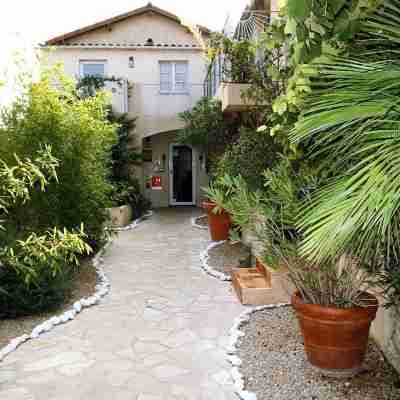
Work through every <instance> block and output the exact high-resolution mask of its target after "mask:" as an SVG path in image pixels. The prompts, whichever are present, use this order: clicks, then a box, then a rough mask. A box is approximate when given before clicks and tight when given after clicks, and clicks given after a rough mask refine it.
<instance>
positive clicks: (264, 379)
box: [229, 307, 400, 400]
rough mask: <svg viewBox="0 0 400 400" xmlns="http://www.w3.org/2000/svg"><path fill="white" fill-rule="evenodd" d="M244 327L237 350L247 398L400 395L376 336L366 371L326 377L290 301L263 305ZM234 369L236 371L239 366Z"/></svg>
mask: <svg viewBox="0 0 400 400" xmlns="http://www.w3.org/2000/svg"><path fill="white" fill-rule="evenodd" d="M240 329H241V331H242V332H243V333H244V334H245V336H244V337H242V338H240V339H239V341H238V343H237V351H236V353H235V355H236V356H237V357H238V358H239V359H240V360H241V361H242V364H241V365H240V367H237V368H239V372H240V373H241V374H243V375H244V377H245V382H246V385H245V389H246V390H245V391H242V392H239V391H238V394H239V396H240V398H241V399H242V400H254V399H257V398H258V400H300V399H301V400H303V399H304V400H348V399H349V400H350V399H351V400H377V399H382V400H396V399H400V388H399V387H398V382H399V377H398V375H397V374H396V372H395V371H394V370H393V368H392V367H391V366H390V365H389V364H388V363H387V362H386V361H385V360H384V359H382V355H381V352H380V351H379V349H378V348H377V346H376V345H375V344H374V343H372V342H371V343H370V344H369V347H368V352H367V355H366V360H365V365H364V366H365V372H364V373H362V374H360V375H359V376H357V377H354V378H352V379H346V380H340V379H333V378H326V377H323V376H322V375H321V374H319V373H318V372H316V371H315V370H314V369H312V368H311V366H310V365H309V363H308V361H307V359H306V356H305V352H304V345H303V338H302V336H301V333H300V330H299V327H298V322H297V318H296V316H295V313H294V312H293V311H292V309H291V308H290V307H280V308H265V307H264V308H263V309H259V311H256V312H254V313H253V314H252V315H251V316H250V319H249V321H248V322H247V323H245V324H243V325H242V326H241V328H240ZM231 358H232V357H230V358H229V359H231ZM232 372H233V377H234V376H235V375H236V372H234V370H233V371H232ZM237 378H238V376H237ZM236 381H237V382H239V380H236V379H235V382H236ZM252 395H253V396H255V395H256V397H252Z"/></svg>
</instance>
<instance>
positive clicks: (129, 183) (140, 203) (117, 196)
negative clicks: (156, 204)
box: [111, 178, 151, 218]
mask: <svg viewBox="0 0 400 400" xmlns="http://www.w3.org/2000/svg"><path fill="white" fill-rule="evenodd" d="M113 187H114V189H113V192H112V194H111V200H112V202H113V205H114V206H116V207H119V206H123V205H126V204H128V205H130V206H131V207H132V210H133V216H134V218H139V217H141V216H142V215H143V214H145V213H146V211H148V210H149V209H150V208H151V202H150V200H148V199H146V198H145V197H144V196H143V195H142V193H141V192H140V184H139V181H138V180H137V179H136V178H129V179H126V180H122V181H119V182H114V184H113Z"/></svg>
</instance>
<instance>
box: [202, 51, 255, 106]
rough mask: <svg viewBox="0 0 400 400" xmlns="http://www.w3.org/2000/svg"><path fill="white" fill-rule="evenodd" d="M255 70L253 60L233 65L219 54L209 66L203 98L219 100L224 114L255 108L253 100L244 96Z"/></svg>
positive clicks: (233, 63)
mask: <svg viewBox="0 0 400 400" xmlns="http://www.w3.org/2000/svg"><path fill="white" fill-rule="evenodd" d="M256 68H258V65H257V63H256V62H255V61H253V60H251V61H245V62H243V60H242V61H241V62H240V63H235V62H232V61H231V60H228V59H227V58H226V57H225V56H224V55H223V54H219V55H218V56H216V57H215V59H214V60H213V62H212V63H211V64H210V67H209V70H208V73H207V77H206V80H205V82H204V96H206V97H214V98H216V99H218V100H220V101H221V103H222V112H224V113H229V112H244V111H249V110H250V109H251V108H253V107H255V106H257V104H256V103H255V101H254V100H253V99H250V98H249V97H248V96H246V92H247V91H248V90H249V89H250V87H251V83H252V79H251V76H252V72H253V71H254V69H256Z"/></svg>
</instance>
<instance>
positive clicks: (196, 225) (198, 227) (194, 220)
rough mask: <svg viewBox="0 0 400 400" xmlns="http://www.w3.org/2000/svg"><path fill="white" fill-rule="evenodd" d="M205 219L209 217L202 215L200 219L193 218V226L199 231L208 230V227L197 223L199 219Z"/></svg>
mask: <svg viewBox="0 0 400 400" xmlns="http://www.w3.org/2000/svg"><path fill="white" fill-rule="evenodd" d="M204 217H207V215H206V214H204V215H200V216H198V217H193V218H192V226H194V227H195V228H197V229H202V230H208V226H204V225H200V224H198V223H197V220H198V219H200V218H204Z"/></svg>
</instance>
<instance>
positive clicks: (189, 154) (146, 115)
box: [42, 3, 210, 207]
mask: <svg viewBox="0 0 400 400" xmlns="http://www.w3.org/2000/svg"><path fill="white" fill-rule="evenodd" d="M209 34H210V32H209V31H208V30H207V29H206V28H203V27H200V26H188V25H184V24H183V23H182V21H181V20H180V19H179V18H178V17H177V16H175V15H173V14H171V13H169V12H167V11H165V10H162V9H159V8H157V7H155V6H153V5H152V4H151V3H149V4H148V5H147V6H145V7H142V8H140V9H137V10H134V11H131V12H129V13H126V14H123V15H119V16H116V17H114V18H110V19H108V20H106V21H102V22H99V23H97V24H94V25H91V26H88V27H84V28H82V29H79V30H76V31H73V32H71V33H67V34H65V35H62V36H59V37H56V38H53V39H51V40H49V41H47V42H46V43H45V44H44V45H43V46H42V52H43V55H44V57H43V60H44V61H43V62H44V63H46V64H47V65H54V64H56V63H60V62H61V63H62V64H63V66H64V71H65V73H66V75H68V76H70V77H73V78H75V79H77V80H78V79H80V78H82V77H85V76H88V75H97V76H104V77H116V78H118V79H119V80H120V81H119V82H108V83H107V85H106V89H107V90H109V91H110V92H111V94H112V105H113V109H114V110H115V111H117V112H120V113H127V114H128V116H129V117H130V118H135V119H136V128H135V130H134V132H132V144H131V145H132V148H135V149H138V150H143V154H144V162H143V164H142V166H141V167H137V169H136V175H137V177H138V178H139V180H140V181H141V183H142V187H143V191H144V194H145V195H146V197H148V198H149V199H151V201H152V203H153V206H154V207H168V206H174V205H196V204H197V205H198V204H200V203H201V201H202V190H201V188H202V187H204V186H206V185H207V182H208V178H207V174H206V169H205V156H204V155H203V154H201V153H200V152H199V151H197V149H193V148H191V147H189V146H183V145H180V144H178V143H177V141H176V134H177V131H179V130H180V129H182V128H183V124H182V121H180V119H179V117H178V114H179V113H180V112H183V111H185V110H189V109H191V108H192V107H193V106H194V105H195V104H196V102H197V101H198V100H199V99H200V98H201V97H202V96H203V82H204V79H205V76H206V71H207V61H206V58H205V55H204V40H205V39H206V38H207V37H208V35H209Z"/></svg>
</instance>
